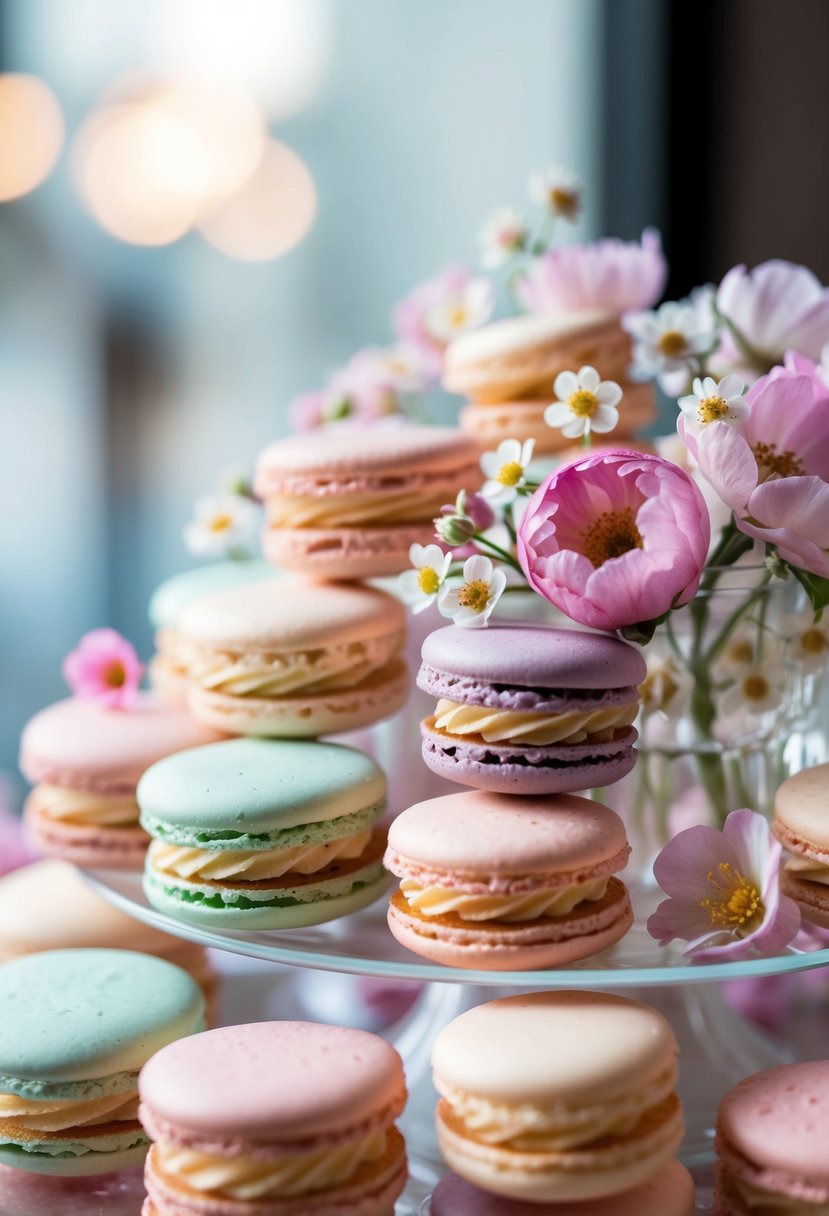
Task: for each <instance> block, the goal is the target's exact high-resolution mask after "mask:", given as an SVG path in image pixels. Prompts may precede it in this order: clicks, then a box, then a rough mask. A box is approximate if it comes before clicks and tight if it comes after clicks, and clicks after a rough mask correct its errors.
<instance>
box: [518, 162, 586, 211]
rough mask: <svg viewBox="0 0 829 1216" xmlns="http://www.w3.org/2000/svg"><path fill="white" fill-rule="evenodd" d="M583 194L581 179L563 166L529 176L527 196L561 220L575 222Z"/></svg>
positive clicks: (552, 166) (549, 167) (551, 166)
mask: <svg viewBox="0 0 829 1216" xmlns="http://www.w3.org/2000/svg"><path fill="white" fill-rule="evenodd" d="M583 193H584V185H583V183H582V181H581V178H580V177H578V175H577V174H576V173H574V172H573V170H572V169H567V168H565V167H564V166H563V165H549V166H548V167H547V168H546V169H539V170H538V171H537V172H535V173H533V174H531V175H530V181H529V195H530V198H531V199H532V201H533V202H534V203H538V205H539V206H540V207H546V208H547V209H548V210H549V211H550V212H551V213H552V214H553V215H554V216H561V217H562V219H566V220H575V219H576V218H577V217H578V214H579V212H580V211H581V204H582V194H583Z"/></svg>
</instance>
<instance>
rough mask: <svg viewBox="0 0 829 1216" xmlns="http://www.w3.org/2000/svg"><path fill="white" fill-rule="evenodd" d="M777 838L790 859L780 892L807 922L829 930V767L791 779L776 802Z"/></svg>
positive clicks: (804, 771) (784, 785)
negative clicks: (787, 897) (786, 896)
mask: <svg viewBox="0 0 829 1216" xmlns="http://www.w3.org/2000/svg"><path fill="white" fill-rule="evenodd" d="M773 827H774V834H775V836H776V837H777V839H778V840H779V841H780V842H781V843H782V844H783V846H784V848H786V849H787V850H788V854H789V856H788V857H787V859H786V862H785V864H784V866H783V868H782V870H781V872H780V888H781V890H782V892H783V894H784V895H788V896H789V898H790V899H793V900H794V901H795V902H796V903H797V905H798V907H799V908H800V912H801V915H802V916H803V919H804V920H808V921H811V922H812V923H813V924H816V925H821V926H822V927H823V928H824V929H829V764H819V765H816V766H815V767H814V768H806V769H803V770H802V771H801V772H799V773H795V774H794V776H793V777H788V778H787V779H786V780H785V781H784V782H783V784H782V785H781V786H780V788H779V789H778V791H777V794H776V795H775V799H774V824H773Z"/></svg>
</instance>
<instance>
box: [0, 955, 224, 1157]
mask: <svg viewBox="0 0 829 1216" xmlns="http://www.w3.org/2000/svg"><path fill="white" fill-rule="evenodd" d="M203 1028H204V999H203V997H202V994H201V991H200V989H199V988H198V986H197V985H196V984H195V983H194V981H193V980H192V979H191V978H190V976H189V975H187V973H186V972H184V971H182V970H181V968H179V967H175V966H173V964H172V963H167V962H165V961H164V960H163V959H159V958H154V957H151V956H150V955H147V954H137V953H136V952H135V951H131V950H51V951H46V952H44V953H42V954H32V955H28V956H26V957H25V958H20V959H15V960H14V961H12V962H10V963H6V964H4V966H2V967H0V1164H2V1165H8V1166H12V1167H13V1168H15V1169H23V1170H29V1171H31V1172H34V1173H40V1174H63V1175H85V1174H90V1175H91V1174H104V1173H110V1172H111V1171H114V1170H119V1169H123V1168H125V1167H126V1166H130V1165H137V1164H140V1162H141V1161H142V1160H143V1159H144V1156H145V1155H146V1152H147V1147H148V1143H149V1141H148V1138H147V1136H146V1134H145V1132H144V1130H143V1129H142V1127H141V1124H140V1123H139V1122H138V1113H137V1112H138V1072H139V1070H140V1068H141V1067H142V1066H143V1065H144V1064H145V1063H146V1062H147V1060H148V1059H149V1058H150V1056H152V1055H154V1054H155V1052H156V1051H158V1050H159V1049H160V1048H161V1047H165V1046H166V1045H167V1044H168V1043H172V1042H173V1041H174V1040H175V1039H180V1038H182V1037H184V1036H185V1035H188V1034H193V1033H195V1032H196V1031H199V1030H202V1029H203Z"/></svg>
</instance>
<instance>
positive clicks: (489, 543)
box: [472, 532, 526, 582]
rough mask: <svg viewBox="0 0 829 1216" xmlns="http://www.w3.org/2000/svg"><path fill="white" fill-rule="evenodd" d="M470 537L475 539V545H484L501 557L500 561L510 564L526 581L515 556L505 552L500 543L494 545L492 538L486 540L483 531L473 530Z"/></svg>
mask: <svg viewBox="0 0 829 1216" xmlns="http://www.w3.org/2000/svg"><path fill="white" fill-rule="evenodd" d="M472 539H473V540H474V541H475V543H476V544H477V545H485V546H486V548H487V549H489V550H490V551H491V552H492V553H495V554H496V555H497V556H498V557H499V558H500V559H501V561H502V562H504V563H505V564H506V565H507V566H511V567H512V569H513V570H516V571H517V572H518V573H519V574H520V575H521V577H522V578H523V579H524V581H525V582H526V576H525V574H524V571H523V570H522V569H521V567H520V566H519V564H518V562H517V561H516V560H515V558H514V557H513V556H512V554H511V553H507V551H506V549H502V548H501V546H500V545H496V544H495V541H494V540H488V539H487V538H486V537H485V536H484V534H483V532H475V533H474V534H473V536H472Z"/></svg>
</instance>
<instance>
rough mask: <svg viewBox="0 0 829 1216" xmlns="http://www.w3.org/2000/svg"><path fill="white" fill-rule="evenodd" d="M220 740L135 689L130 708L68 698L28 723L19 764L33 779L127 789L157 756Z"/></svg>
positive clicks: (78, 786) (85, 787)
mask: <svg viewBox="0 0 829 1216" xmlns="http://www.w3.org/2000/svg"><path fill="white" fill-rule="evenodd" d="M221 738H222V735H221V734H220V733H219V732H218V731H215V730H211V729H209V728H208V727H206V726H202V725H201V724H200V723H198V722H196V721H194V719H193V718H191V717H190V715H189V714H188V713H186V712H185V710H183V709H181V708H180V707H179V706H177V705H170V704H168V703H167V702H165V701H162V700H160V699H159V698H157V697H155V696H154V695H153V694H152V693H149V692H140V693H138V700H137V703H136V704H135V706H134V707H132V708H130V709H107V708H105V707H104V706H103V705H101V704H100V703H99V702H97V701H85V700H82V699H81V698H80V697H69V698H67V699H66V700H65V701H58V702H57V703H56V704H54V705H50V706H49V707H48V708H47V709H44V710H41V712H40V713H38V714H35V716H34V717H33V718H32V719H31V721H30V722H29V723H28V725H27V726H26V728H25V729H24V731H23V736H22V738H21V741H20V768H21V770H22V772H23V775H24V776H25V777H26V778H27V779H28V780H29V781H32V782H40V781H45V782H48V783H49V784H52V785H62V786H67V787H69V788H71V789H82V790H91V791H102V792H105V791H109V790H112V791H124V792H129V791H132V790H134V789H135V786H136V783H137V781H138V778H139V777H140V776H141V774H142V773H143V772H144V770H145V769H146V768H149V766H150V765H151V764H154V763H155V761H156V760H160V759H161V758H162V757H163V756H169V755H170V753H171V752H178V751H182V750H183V749H184V748H188V747H198V746H199V745H200V744H204V743H212V742H214V741H215V740H217V739H221Z"/></svg>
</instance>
